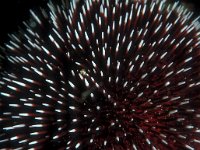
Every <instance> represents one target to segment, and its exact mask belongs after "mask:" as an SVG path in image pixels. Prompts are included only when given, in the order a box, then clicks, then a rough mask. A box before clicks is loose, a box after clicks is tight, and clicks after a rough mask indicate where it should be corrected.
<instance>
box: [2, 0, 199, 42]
mask: <svg viewBox="0 0 200 150" xmlns="http://www.w3.org/2000/svg"><path fill="white" fill-rule="evenodd" d="M53 1H55V0H53ZM181 1H184V2H186V3H189V4H190V5H188V6H189V7H193V9H194V10H195V12H196V14H199V15H200V0H181ZM47 2H48V0H1V2H0V45H2V44H3V43H5V42H6V41H8V40H9V38H8V36H7V34H8V33H12V32H15V31H17V30H18V27H19V26H20V25H22V21H25V20H28V19H29V16H30V15H29V9H35V8H38V7H39V6H41V7H46V3H47Z"/></svg>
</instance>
